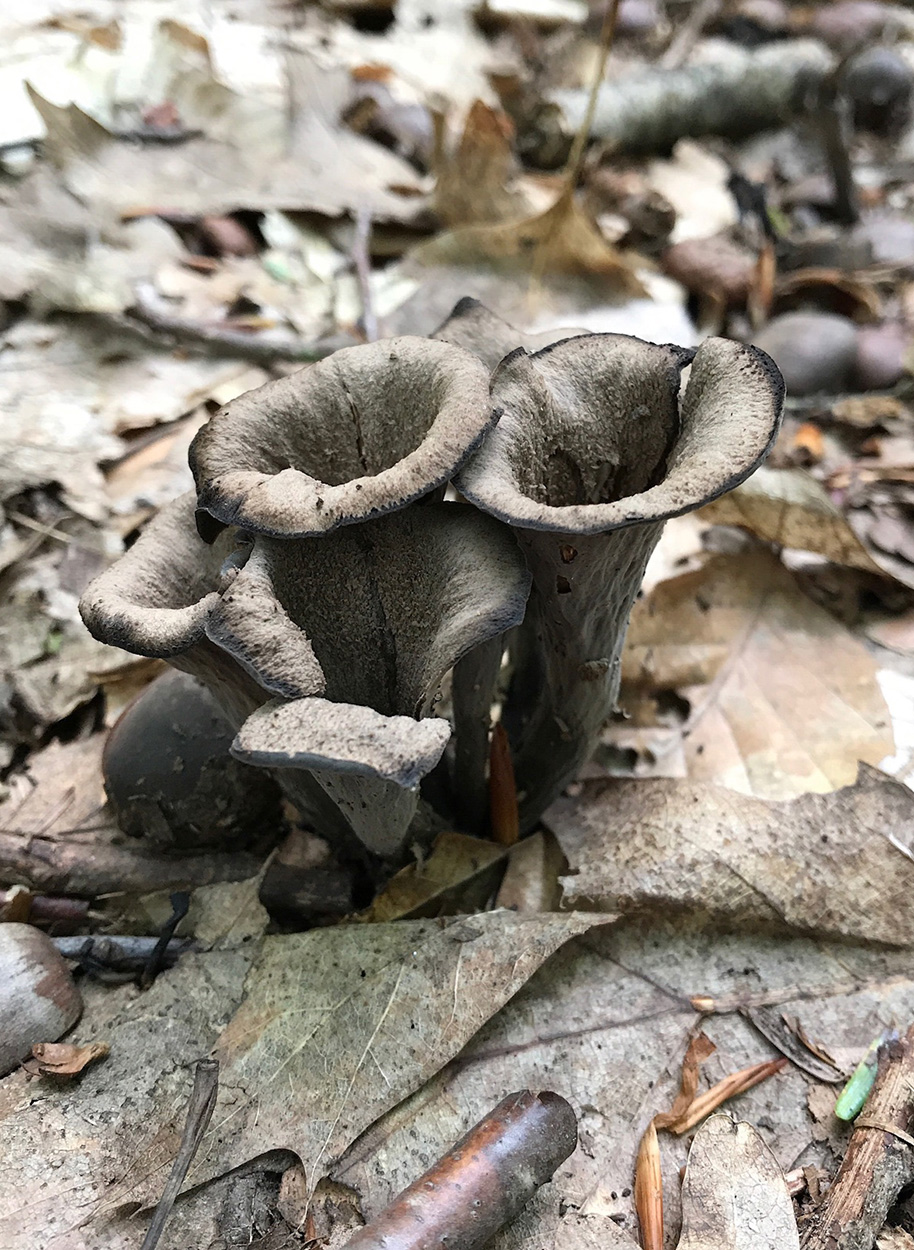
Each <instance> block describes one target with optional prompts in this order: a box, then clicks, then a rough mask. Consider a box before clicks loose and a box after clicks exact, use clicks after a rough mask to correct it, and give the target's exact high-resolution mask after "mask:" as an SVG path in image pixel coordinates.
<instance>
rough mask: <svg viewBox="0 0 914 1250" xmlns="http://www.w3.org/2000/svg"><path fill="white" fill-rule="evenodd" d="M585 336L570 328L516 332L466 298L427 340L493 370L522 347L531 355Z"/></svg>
mask: <svg viewBox="0 0 914 1250" xmlns="http://www.w3.org/2000/svg"><path fill="white" fill-rule="evenodd" d="M588 333H589V331H587V330H575V329H573V328H572V327H570V326H568V327H565V328H564V329H557V330H544V331H539V332H537V333H532V334H531V333H528V332H527V331H524V330H517V329H515V328H514V326H512V325H509V324H508V322H507V321H503V320H502V318H501V317H499V316H497V315H496V314H495V313H493V312H492V310H491V309H489V308H486V306H485V304H481V303H480V302H479V300H478V299H471V298H470V296H469V295H467V296H465V297H464V298H463V299H462V300H458V302H457V303H456V304H455V305H454V308H453V310H452V312H451V315H450V316H449V317H448V319H447V321H445V322H443V323H442V324H441V325H440V326H439V327H438V329H437V330H436V331H435V332H434V334H433V335H432V336H431V337H432V338H433V339H440V341H441V342H442V343H453V344H454V346H455V347H462V348H463V349H464V350H465V351H468V352H472V353H473V355H474V356H478V357H479V359H480V360H481V361H482V362H483V364H484V365H486V367H487V368H489V369H494V368H495V366H496V365H497V364H498V362H499V361H500V360H502V359H503V358H504V357H505V356H507V355H508V353H509V352H513V351H514V350H515V348H517V347H525V348H526V349H527V351H531V352H534V351H538V350H539V349H540V348H542V347H548V346H549V345H550V344H552V343H558V342H560V341H561V340H562V339H567V338H572V337H574V336H575V335H579V334H588Z"/></svg>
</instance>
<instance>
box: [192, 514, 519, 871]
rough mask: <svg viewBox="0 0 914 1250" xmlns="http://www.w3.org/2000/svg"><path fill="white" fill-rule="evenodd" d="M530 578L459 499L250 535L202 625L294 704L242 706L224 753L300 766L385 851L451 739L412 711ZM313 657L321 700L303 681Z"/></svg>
mask: <svg viewBox="0 0 914 1250" xmlns="http://www.w3.org/2000/svg"><path fill="white" fill-rule="evenodd" d="M529 587H530V577H529V574H528V572H527V570H526V567H525V565H524V561H523V557H522V555H521V552H520V550H519V548H518V546H517V543H516V542H515V540H514V538H513V537H512V535H511V533H510V531H509V530H508V529H506V528H505V527H504V526H501V525H499V524H498V523H497V522H496V521H493V520H492V519H491V518H489V517H486V516H483V515H482V514H480V513H479V512H477V511H475V510H474V509H473V508H470V507H468V506H466V505H463V504H429V505H427V506H425V507H422V508H415V509H409V510H407V511H404V512H400V513H396V514H394V515H392V516H388V517H382V518H379V519H378V520H375V521H369V522H366V523H365V524H364V525H360V526H356V527H347V528H345V529H340V530H337V531H336V532H335V533H333V534H330V535H328V536H327V537H325V538H320V539H314V538H311V539H300V540H297V541H290V540H288V539H276V538H272V537H268V536H265V535H259V536H258V537H257V538H256V539H255V541H254V548H253V552H252V554H251V556H250V558H249V560H248V561H247V563H246V564H245V566H244V568H243V569H241V571H240V572H239V573H238V574H237V576H236V577H235V579H234V581H233V582H232V585H231V587H230V588H229V589H228V590H226V592H225V594H224V595H223V596H222V598H221V600H220V602H219V604H218V605H217V606H216V608H215V609H214V611H213V613H212V614H211V616H210V618H209V621H208V625H207V630H208V635H209V637H210V638H211V639H212V640H214V641H216V642H218V644H219V646H220V647H222V648H224V649H225V650H226V651H228V652H229V653H230V654H231V655H232V656H233V657H234V658H235V660H236V661H237V663H238V664H239V665H240V666H241V667H242V668H244V669H245V670H246V671H247V672H250V673H251V674H253V675H254V676H255V677H256V679H257V681H258V682H259V683H260V684H261V685H262V686H264V687H266V688H269V689H271V690H274V691H277V692H279V693H280V694H282V695H283V696H284V697H285V698H287V699H292V700H294V702H290V703H286V704H285V705H276V704H271V705H270V707H268V708H265V709H263V710H262V711H261V712H258V713H256V714H255V715H254V716H252V717H251V718H250V719H249V720H248V721H247V723H246V724H245V725H244V727H243V728H242V730H241V733H240V734H239V736H238V739H237V743H236V748H235V750H236V754H238V756H239V758H241V759H245V760H248V761H249V762H251V763H258V764H262V765H264V766H267V767H274V768H282V769H286V768H288V769H292V770H302V769H305V770H309V771H310V772H311V773H312V774H313V776H314V777H316V778H317V780H318V782H319V783H320V784H321V786H322V787H323V788H324V790H325V791H326V792H327V793H328V794H330V795H331V797H333V799H334V801H335V802H336V803H337V804H338V805H339V806H340V808H341V809H342V810H343V812H344V814H345V815H346V818H347V820H348V821H349V823H350V824H351V825H352V827H353V828H354V830H355V832H356V833H357V834H358V836H359V838H360V839H361V841H362V842H363V843H364V844H365V845H366V846H368V847H369V848H370V849H371V850H372V851H373V852H375V853H376V854H379V855H382V856H384V857H391V856H396V855H397V854H398V853H399V852H400V850H401V849H402V846H403V843H404V839H405V838H406V836H407V833H408V832H409V829H410V823H411V821H412V819H413V816H414V814H415V813H416V811H417V805H418V802H419V796H418V784H419V782H420V780H421V779H422V777H423V776H425V775H426V774H427V773H428V772H429V771H430V770H431V769H432V768H433V767H434V766H435V764H437V762H438V760H439V759H440V757H441V754H442V752H443V750H444V747H445V744H446V743H447V740H448V738H449V737H450V727H449V725H448V724H447V722H446V721H443V720H440V719H437V718H431V719H424V718H428V717H429V715H430V713H431V711H432V707H433V704H434V702H435V700H436V698H437V696H438V692H439V688H440V686H441V682H442V679H443V677H444V675H445V673H446V672H447V671H448V670H449V669H451V668H452V667H453V665H454V664H455V663H456V662H457V661H458V660H459V659H460V657H461V656H463V655H465V654H467V653H468V652H470V651H472V650H473V649H474V648H478V647H480V646H482V645H483V644H485V643H486V642H487V641H488V640H489V639H493V638H498V637H500V636H501V635H502V634H504V632H505V631H506V630H507V629H510V628H511V627H513V626H514V625H516V624H517V623H518V622H519V621H520V620H521V619H522V617H523V614H524V607H525V604H526V600H527V594H528V591H529ZM312 654H313V655H314V656H315V657H316V659H317V661H318V662H319V665H320V670H321V672H322V674H323V676H324V679H325V682H326V686H325V690H324V691H322V692H320V693H322V694H323V695H324V696H325V697H320V698H315V697H313V695H314V694H315V691H313V690H312V689H310V688H309V685H308V672H307V666H306V663H305V661H306V659H307V657H308V656H309V655H312ZM298 673H301V674H303V676H304V680H302V681H299V678H298V677H297V676H296V674H298ZM457 728H458V733H459V732H460V724H459V722H458V726H457ZM425 819H426V817H425V816H424V815H423V820H425Z"/></svg>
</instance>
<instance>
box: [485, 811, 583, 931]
mask: <svg viewBox="0 0 914 1250" xmlns="http://www.w3.org/2000/svg"><path fill="white" fill-rule="evenodd" d="M567 867H568V865H567V864H566V863H565V856H564V855H563V854H562V850H561V847H560V846H559V844H558V842H556V840H555V838H554V837H553V836H552V834H551V833H549V832H547V831H546V830H544V829H538V830H537V831H536V833H532V834H530V836H529V837H526V838H522V839H521V840H520V842H518V843H517V844H516V845H515V846H513V847H512V848H511V850H510V851H509V852H508V866H507V868H506V869H505V875H504V878H503V880H502V883H501V885H500V886H499V890H498V895H497V897H496V899H495V906H496V907H507V908H508V909H509V910H510V911H516V912H540V911H558V910H559V900H560V898H561V895H562V891H561V887H560V886H559V874H560V873H562V872H564V871H565V869H566V868H567Z"/></svg>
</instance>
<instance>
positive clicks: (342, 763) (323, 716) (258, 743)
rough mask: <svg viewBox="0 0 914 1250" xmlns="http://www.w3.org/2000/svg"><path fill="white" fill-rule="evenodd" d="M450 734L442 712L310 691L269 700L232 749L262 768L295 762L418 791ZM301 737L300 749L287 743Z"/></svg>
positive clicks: (246, 724) (300, 766)
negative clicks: (388, 711) (405, 712)
mask: <svg viewBox="0 0 914 1250" xmlns="http://www.w3.org/2000/svg"><path fill="white" fill-rule="evenodd" d="M450 737H451V726H450V724H449V723H448V722H447V721H446V720H444V719H442V718H441V717H437V716H428V717H425V718H423V719H422V720H413V719H412V717H410V716H385V715H384V714H383V713H381V712H376V711H374V709H373V708H369V707H364V706H362V705H361V704H355V703H334V702H331V701H330V700H329V699H322V698H318V697H314V696H309V697H306V698H303V699H295V700H293V701H292V702H289V703H280V702H278V701H275V700H274V701H273V702H270V703H267V704H265V705H264V706H263V707H262V708H259V709H258V710H257V711H256V712H254V713H252V715H251V716H249V717H248V719H247V720H246V721H245V722H244V724H243V725H242V726H241V728H240V729H239V731H238V733H237V735H236V737H235V741H234V742H233V743H232V747H231V751H232V754H233V755H234V756H235V758H236V759H239V760H243V761H244V762H246V763H248V764H255V765H258V766H260V767H263V768H296V769H307V770H308V771H315V770H317V771H326V772H335V773H341V774H345V775H348V776H353V777H365V778H369V779H371V780H377V781H386V782H390V783H392V784H393V785H396V786H399V787H400V788H401V789H403V790H410V791H414V790H415V789H416V788H417V787H418V785H419V782H420V781H421V780H422V778H423V777H425V776H426V775H427V774H428V773H430V772H431V770H432V769H433V768H434V767H435V765H436V764H437V763H438V761H439V760H440V759H441V756H442V755H443V753H444V748H445V747H446V746H447V743H448V741H449V739H450ZM292 742H294V743H296V744H298V745H296V747H295V749H290V748H289V746H288V745H287V744H289V743H292Z"/></svg>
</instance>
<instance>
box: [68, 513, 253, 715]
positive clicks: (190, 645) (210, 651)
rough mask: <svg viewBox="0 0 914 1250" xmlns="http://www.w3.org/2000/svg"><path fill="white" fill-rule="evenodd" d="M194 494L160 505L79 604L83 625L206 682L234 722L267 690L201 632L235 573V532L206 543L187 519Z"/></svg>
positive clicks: (191, 519)
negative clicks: (140, 532) (123, 553)
mask: <svg viewBox="0 0 914 1250" xmlns="http://www.w3.org/2000/svg"><path fill="white" fill-rule="evenodd" d="M195 508H196V499H195V497H194V495H193V493H189V494H186V495H182V496H180V498H178V499H176V500H175V501H174V502H173V503H171V504H169V505H168V506H167V507H165V508H163V509H162V510H161V512H159V513H158V515H157V516H156V517H154V518H153V520H152V521H150V523H149V524H148V525H147V526H146V528H145V530H144V531H143V533H142V534H141V535H140V537H139V538H138V539H137V541H136V542H135V543H134V545H133V546H132V547H131V548H130V550H129V551H127V552H126V554H125V555H123V556H122V557H121V558H120V560H118V561H117V563H116V564H113V565H112V566H111V567H110V568H109V569H106V570H105V572H104V573H102V574H100V575H99V576H98V577H97V578H95V580H94V581H93V582H92V583H91V584H90V585H89V586H88V587H87V589H86V591H85V593H84V595H83V597H82V599H81V600H80V604H79V610H80V613H81V614H82V618H83V620H84V621H85V623H86V626H87V628H88V630H89V632H90V633H91V634H92V635H93V636H94V637H95V638H98V639H99V641H100V642H107V643H110V644H111V645H112V646H115V647H121V648H123V650H125V651H132V652H133V653H134V654H135V655H145V656H150V657H152V658H155V659H161V660H167V661H168V662H169V664H171V665H172V666H173V667H174V668H177V669H181V670H182V671H183V672H185V673H190V674H191V675H192V676H194V677H196V678H198V679H199V680H200V681H202V682H203V683H204V685H206V686H208V687H209V688H210V689H211V690H212V691H213V693H214V695H215V696H216V698H217V700H218V701H219V703H220V705H221V706H222V707H223V709H224V710H225V711H226V713H227V715H228V716H229V719H230V720H231V722H232V723H233V724H234V725H235V726H236V727H237V726H238V725H239V724H240V723H241V722H242V721H243V720H244V718H245V717H246V716H247V715H249V713H251V712H252V711H253V710H254V708H256V707H259V706H260V704H261V703H263V702H265V700H266V699H268V698H269V697H270V696H269V694H268V693H266V692H265V691H264V690H262V689H260V688H259V687H258V686H257V684H256V682H255V681H254V680H253V679H252V678H250V677H249V676H248V675H247V674H246V673H245V671H244V670H243V669H241V668H239V666H238V665H237V664H236V663H235V662H234V660H232V659H231V658H230V657H229V656H228V655H227V654H226V653H225V652H224V651H223V650H221V649H220V648H219V647H217V646H214V645H213V643H211V642H210V641H209V639H208V638H207V636H206V629H207V624H208V622H209V618H210V615H211V614H212V612H213V610H214V608H215V607H216V605H217V604H218V603H219V596H220V593H221V591H222V590H223V589H224V588H225V586H226V585H228V584H229V583H230V581H231V579H232V577H233V575H234V571H235V566H236V561H237V559H239V558H241V559H243V553H242V555H241V556H240V557H239V556H238V555H237V548H238V536H237V533H236V531H234V530H230V531H226V532H225V533H223V534H222V535H220V537H219V538H218V540H217V541H216V542H215V543H213V544H212V545H207V544H206V543H204V542H203V541H202V539H201V538H200V537H199V535H198V534H197V531H196V529H195V526H194V510H195Z"/></svg>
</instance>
